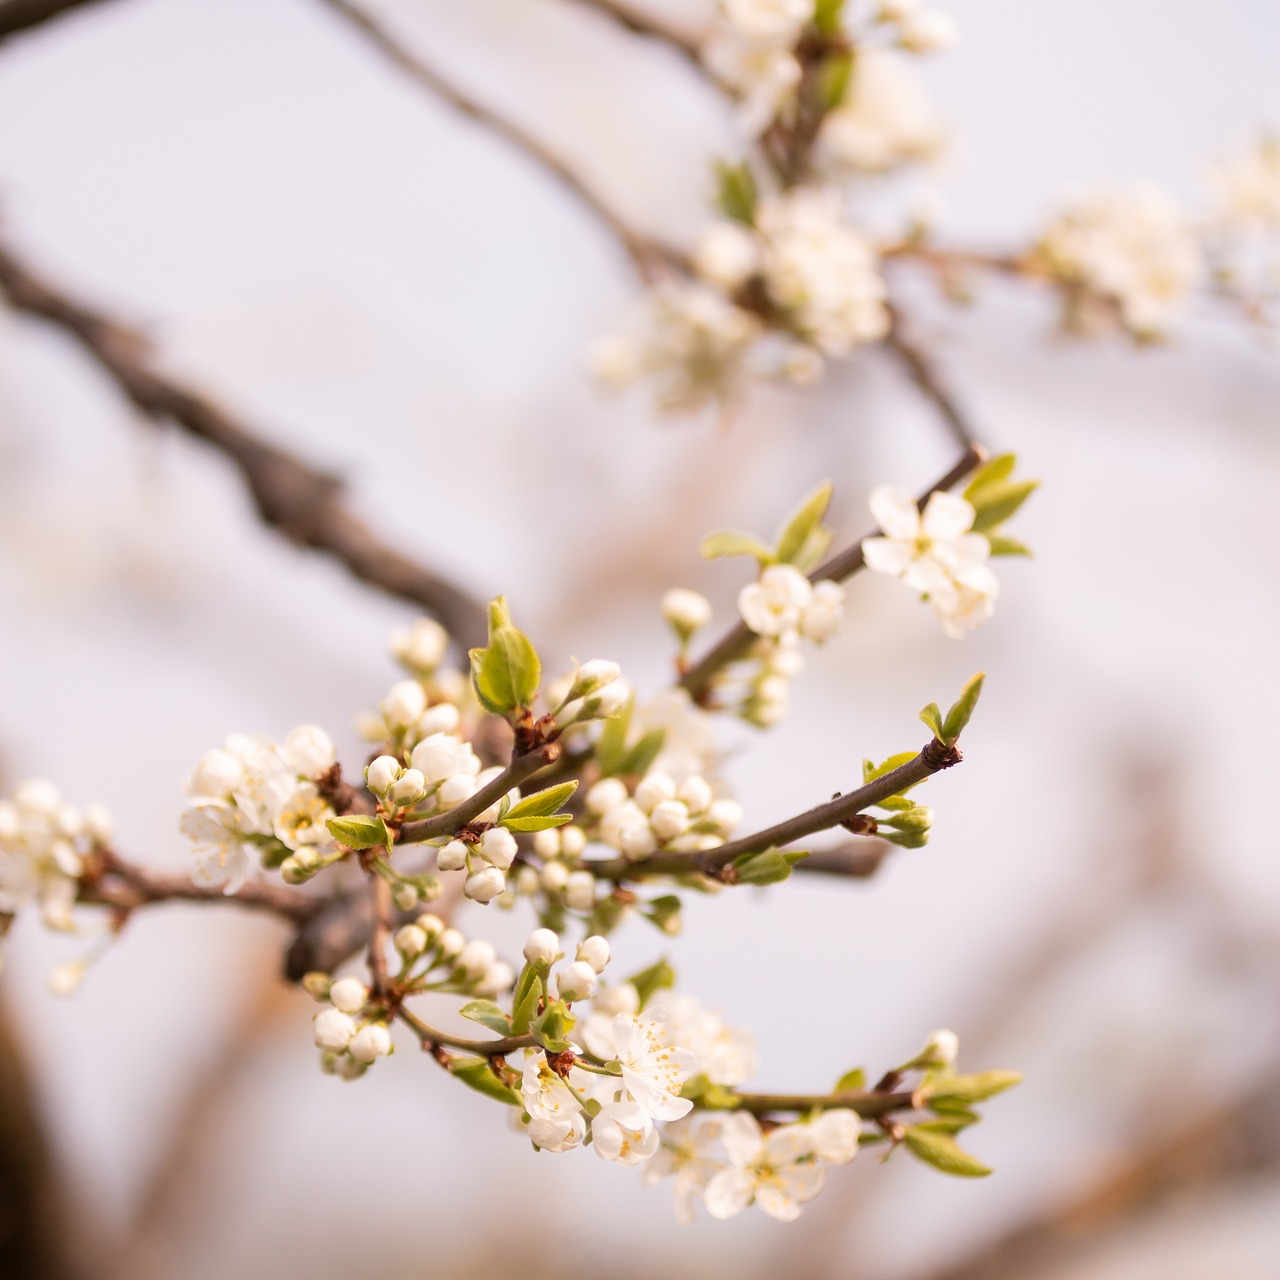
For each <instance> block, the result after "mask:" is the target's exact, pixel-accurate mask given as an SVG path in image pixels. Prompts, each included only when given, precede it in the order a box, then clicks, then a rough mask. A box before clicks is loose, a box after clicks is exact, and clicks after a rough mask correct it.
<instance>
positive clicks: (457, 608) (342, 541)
mask: <svg viewBox="0 0 1280 1280" xmlns="http://www.w3.org/2000/svg"><path fill="white" fill-rule="evenodd" d="M0 293H2V294H4V295H5V296H7V297H8V299H9V301H10V302H11V303H12V305H13V306H14V307H15V308H17V309H18V310H19V311H25V312H27V313H28V314H30V315H35V316H40V317H42V318H43V319H45V320H48V321H50V322H52V323H53V324H55V325H57V326H58V327H59V328H60V329H62V330H63V331H64V332H66V333H69V334H71V335H72V336H73V337H75V338H76V339H77V340H78V341H79V342H80V344H81V345H82V346H83V347H84V348H85V350H86V351H88V352H89V354H90V355H92V356H93V357H94V359H95V360H97V362H98V363H99V365H101V366H102V368H103V369H104V370H105V371H106V372H107V373H108V374H109V375H110V377H111V379H112V381H114V382H115V384H116V386H117V387H119V389H120V391H121V392H122V393H123V394H124V395H125V397H126V398H127V399H129V400H130V401H131V402H132V403H133V404H134V405H135V406H136V407H137V408H138V409H139V410H141V411H142V413H144V414H146V415H147V416H148V417H150V418H153V419H156V420H170V421H173V422H176V423H177V424H178V425H179V426H180V427H182V428H183V429H184V430H185V431H186V432H187V433H188V434H190V435H192V436H195V437H197V438H198V439H200V440H203V441H205V442H206V443H207V444H210V445H212V446H213V447H214V448H215V449H217V450H219V451H220V452H221V453H223V454H225V455H226V457H228V458H229V459H230V460H231V461H232V462H233V463H234V464H235V466H236V467H237V469H238V470H239V471H240V474H241V476H242V478H243V479H244V481H245V483H246V485H247V486H248V488H249V491H250V493H251V494H252V496H253V500H254V503H255V505H256V506H257V509H258V514H259V515H260V516H261V517H262V519H263V521H264V522H265V523H266V524H269V525H271V526H272V527H273V528H275V529H277V530H278V531H279V532H281V533H282V534H284V536H285V537H287V538H288V539H289V540H290V541H292V542H295V543H297V544H299V545H301V546H305V547H313V548H315V549H316V550H318V551H323V552H325V553H327V554H328V555H330V556H332V557H334V558H335V559H337V560H340V561H341V562H342V563H343V564H345V565H346V566H347V568H348V569H350V570H351V572H352V573H353V574H354V575H355V576H356V577H357V578H359V579H360V580H361V581H362V582H365V583H368V584H369V585H370V586H373V587H377V588H379V589H380V590H382V591H385V592H387V593H388V594H390V595H393V596H398V597H399V598H400V599H402V600H407V601H409V602H411V603H413V604H415V605H418V606H420V607H421V608H423V609H425V610H426V611H427V612H428V613H431V614H434V615H435V616H436V617H437V618H439V619H440V621H441V623H442V624H443V625H444V626H445V628H446V630H448V631H449V632H451V633H452V635H453V636H454V637H455V638H456V639H457V641H458V642H459V643H460V644H461V645H462V646H464V647H466V646H468V645H474V644H482V643H483V642H484V637H485V634H486V613H485V608H484V605H483V604H482V603H481V602H480V601H478V600H475V599H473V598H472V597H471V596H470V595H469V594H468V593H467V592H465V591H463V590H461V589H460V588H459V587H457V586H455V585H454V584H453V583H451V582H449V581H447V580H446V579H444V578H442V577H440V576H439V575H438V574H435V573H433V572H431V571H430V570H428V569H426V568H425V567H423V566H422V565H420V564H418V563H416V562H415V561H413V560H411V559H409V557H408V556H406V555H404V554H403V553H401V552H400V551H397V550H395V549H394V548H393V547H390V546H388V545H387V544H386V543H384V542H383V541H382V540H381V539H380V538H379V537H378V536H377V535H376V534H375V533H374V532H373V531H372V530H371V529H370V528H369V527H368V526H367V525H365V524H364V522H363V521H362V520H360V519H359V518H358V517H356V516H355V515H354V514H353V513H352V512H351V511H350V510H349V508H348V507H347V505H346V503H345V502H344V501H343V498H342V486H341V484H340V482H339V480H338V479H337V478H336V477H335V476H332V475H330V474H328V473H326V472H324V471H321V470H320V469H319V468H317V467H315V466H313V465H312V464H311V463H309V462H307V461H306V460H305V459H303V458H302V457H300V456H299V455H297V454H295V453H291V452H290V451H289V450H287V449H283V448H281V447H280V446H278V445H274V444H270V443H269V442H268V441H266V440H265V439H263V438H262V436H260V435H259V434H258V433H257V432H255V431H254V430H253V429H252V428H251V427H249V426H247V425H246V424H245V423H244V422H242V421H241V420H239V419H237V418H235V417H233V416H232V415H231V414H230V413H228V412H227V411H226V410H224V409H221V408H219V407H218V406H217V405H215V404H213V403H212V402H211V401H209V400H207V399H205V398H204V397H203V396H201V395H199V394H197V393H196V392H193V391H191V390H189V389H188V388H187V387H185V386H183V385H182V384H181V383H179V382H177V381H176V380H174V379H173V378H170V377H168V376H166V375H165V374H163V373H161V372H159V371H158V370H157V368H156V367H155V364H154V362H153V360H152V358H151V353H150V352H149V350H148V348H147V343H146V341H145V340H144V339H143V338H142V337H141V335H140V334H138V333H137V332H136V331H135V330H133V329H132V328H130V327H129V326H128V325H126V324H124V323H122V322H121V321H119V320H116V319H114V318H112V317H111V316H108V315H105V314H103V313H101V312H98V311H95V310H93V309H91V308H89V307H87V306H85V305H84V304H83V303H81V302H78V301H76V300H75V299H73V298H70V297H68V296H67V295H66V294H64V293H61V292H59V291H58V290H56V289H55V288H54V287H53V286H52V285H50V284H48V283H47V282H46V281H44V280H42V279H40V278H39V277H38V276H37V275H36V274H35V273H34V272H32V271H31V270H30V269H29V268H28V267H26V266H25V265H24V264H23V263H22V262H21V261H20V260H19V258H18V257H17V256H16V255H15V254H14V253H13V251H12V249H11V248H9V247H8V246H7V245H5V244H4V243H3V242H0Z"/></svg>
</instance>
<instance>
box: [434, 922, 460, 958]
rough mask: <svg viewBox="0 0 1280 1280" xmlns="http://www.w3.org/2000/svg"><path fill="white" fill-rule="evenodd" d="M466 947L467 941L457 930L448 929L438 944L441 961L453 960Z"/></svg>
mask: <svg viewBox="0 0 1280 1280" xmlns="http://www.w3.org/2000/svg"><path fill="white" fill-rule="evenodd" d="M465 945H466V939H465V938H463V936H462V934H461V933H460V932H459V931H458V930H457V929H446V930H445V931H444V932H443V933H442V934H441V935H440V941H439V943H438V944H437V946H438V948H439V951H440V959H441V960H452V959H453V958H454V956H456V955H457V954H458V953H459V952H460V951H461V950H462V948H463V947H464V946H465Z"/></svg>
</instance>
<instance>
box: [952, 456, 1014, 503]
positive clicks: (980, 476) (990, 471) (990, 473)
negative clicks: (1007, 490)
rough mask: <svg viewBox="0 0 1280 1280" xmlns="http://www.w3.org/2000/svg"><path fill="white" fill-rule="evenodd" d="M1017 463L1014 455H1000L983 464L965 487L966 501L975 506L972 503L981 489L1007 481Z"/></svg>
mask: <svg viewBox="0 0 1280 1280" xmlns="http://www.w3.org/2000/svg"><path fill="white" fill-rule="evenodd" d="M1017 461H1018V458H1017V455H1016V454H1012V453H1002V454H1000V455H999V456H998V457H995V458H992V459H991V461H990V462H985V463H983V464H982V466H980V467H979V468H978V469H977V471H975V472H974V473H973V478H972V479H971V480H970V481H969V483H968V484H967V485H966V486H965V490H964V496H965V499H966V501H968V502H971V503H973V505H974V506H977V503H976V502H975V501H974V498H975V496H976V495H977V494H978V493H980V492H981V491H982V490H983V489H985V488H988V487H989V486H991V485H993V484H999V483H1000V482H1001V481H1002V480H1007V479H1008V478H1009V477H1010V476H1011V475H1013V468H1014V466H1015V465H1016V464H1017Z"/></svg>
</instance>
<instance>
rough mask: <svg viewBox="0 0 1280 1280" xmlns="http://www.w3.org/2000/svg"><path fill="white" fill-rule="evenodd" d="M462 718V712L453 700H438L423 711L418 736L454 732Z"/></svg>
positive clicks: (426, 736)
mask: <svg viewBox="0 0 1280 1280" xmlns="http://www.w3.org/2000/svg"><path fill="white" fill-rule="evenodd" d="M461 719H462V716H461V713H460V712H459V711H458V708H457V707H455V706H454V705H453V703H452V702H437V703H436V705H435V706H434V707H428V708H427V709H426V711H424V712H423V713H422V718H421V719H420V720H419V721H418V736H419V737H421V738H429V737H431V735H432V734H434V733H453V731H454V730H455V729H457V727H458V722H459V721H460V720H461Z"/></svg>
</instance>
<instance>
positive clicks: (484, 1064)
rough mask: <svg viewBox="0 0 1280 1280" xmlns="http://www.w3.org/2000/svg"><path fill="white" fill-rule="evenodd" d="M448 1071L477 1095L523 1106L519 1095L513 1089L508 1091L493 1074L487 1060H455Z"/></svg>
mask: <svg viewBox="0 0 1280 1280" xmlns="http://www.w3.org/2000/svg"><path fill="white" fill-rule="evenodd" d="M449 1070H450V1071H451V1072H452V1073H453V1074H454V1075H455V1076H457V1078H458V1079H459V1080H461V1081H462V1083H463V1084H465V1085H468V1086H470V1087H471V1088H472V1089H474V1090H475V1091H476V1092H477V1093H483V1094H484V1095H485V1096H486V1097H488V1098H496V1099H497V1100H498V1101H499V1102H505V1103H507V1105H508V1106H512V1107H522V1106H524V1100H523V1099H522V1098H521V1097H520V1095H519V1094H518V1093H516V1091H515V1090H514V1089H508V1088H507V1086H506V1085H505V1084H503V1083H502V1081H501V1080H499V1079H498V1077H497V1076H495V1075H494V1074H493V1069H492V1068H491V1067H490V1066H489V1059H488V1058H455V1059H454V1060H453V1062H452V1064H451V1065H450V1067H449Z"/></svg>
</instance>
